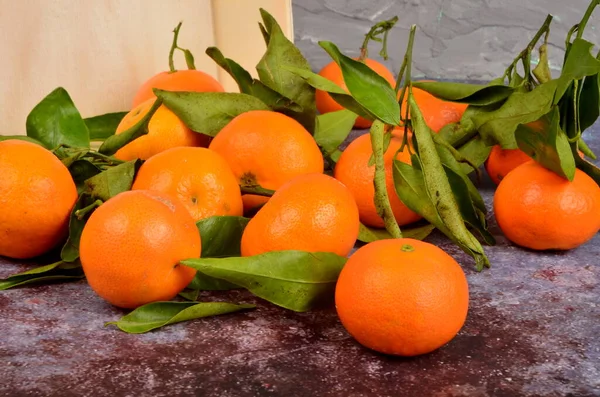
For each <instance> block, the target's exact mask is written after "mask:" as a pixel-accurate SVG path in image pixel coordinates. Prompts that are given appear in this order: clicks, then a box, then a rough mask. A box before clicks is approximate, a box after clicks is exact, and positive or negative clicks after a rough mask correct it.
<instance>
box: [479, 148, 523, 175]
mask: <svg viewBox="0 0 600 397" xmlns="http://www.w3.org/2000/svg"><path fill="white" fill-rule="evenodd" d="M530 160H531V157H529V156H528V155H527V154H525V152H524V151H522V150H521V149H502V147H501V146H500V145H494V147H493V148H492V151H491V152H490V155H489V157H488V159H487V160H486V162H485V169H486V171H487V173H488V175H489V176H490V178H491V180H492V181H494V183H495V184H496V185H497V184H499V183H500V181H501V180H502V179H504V177H505V176H506V175H507V174H508V173H509V172H510V171H512V170H514V169H515V168H517V167H518V166H520V165H521V164H523V163H526V162H528V161H530Z"/></svg>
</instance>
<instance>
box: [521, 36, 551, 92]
mask: <svg viewBox="0 0 600 397" xmlns="http://www.w3.org/2000/svg"><path fill="white" fill-rule="evenodd" d="M515 73H516V68H515ZM532 73H533V75H534V76H535V77H536V78H537V79H538V81H539V82H540V83H545V82H547V81H550V80H552V72H550V65H549V63H548V45H547V44H546V43H544V44H542V45H541V46H540V60H539V62H538V64H537V66H536V67H535V69H533V71H532ZM516 74H517V76H519V74H518V73H516ZM519 77H521V76H519Z"/></svg>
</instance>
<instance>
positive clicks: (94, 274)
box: [79, 190, 201, 309]
mask: <svg viewBox="0 0 600 397" xmlns="http://www.w3.org/2000/svg"><path fill="white" fill-rule="evenodd" d="M200 250H201V245H200V233H199V232H198V229H197V228H196V224H195V222H194V220H193V219H192V217H191V215H190V214H189V212H188V210H187V209H186V208H185V207H184V205H183V204H182V203H181V202H179V201H178V200H177V199H176V198H173V197H171V196H169V195H166V194H164V193H160V192H151V191H147V190H135V191H127V192H124V193H120V194H118V195H116V196H115V197H113V198H111V199H110V200H108V201H107V202H106V203H104V204H102V205H101V206H100V207H99V208H98V209H96V210H95V211H94V212H93V213H92V215H91V216H90V218H89V220H88V221H87V223H86V225H85V227H84V229H83V233H82V234H81V241H80V246H79V252H80V257H81V264H82V266H83V271H84V272H85V276H86V278H87V281H88V283H89V284H90V286H91V287H92V289H93V290H94V291H95V292H96V293H97V294H98V295H99V296H100V297H102V298H104V299H105V300H107V301H108V302H110V303H111V304H113V305H115V306H118V307H122V308H126V309H133V308H136V307H138V306H142V305H144V304H146V303H150V302H156V301H168V300H171V299H173V298H174V297H175V296H176V295H177V294H178V293H179V292H181V291H182V290H183V289H184V288H185V287H186V286H187V285H188V284H189V283H190V281H192V279H193V278H194V275H195V274H196V271H195V270H194V269H192V268H190V267H187V266H184V265H180V264H179V261H181V260H183V259H189V258H198V257H199V256H200Z"/></svg>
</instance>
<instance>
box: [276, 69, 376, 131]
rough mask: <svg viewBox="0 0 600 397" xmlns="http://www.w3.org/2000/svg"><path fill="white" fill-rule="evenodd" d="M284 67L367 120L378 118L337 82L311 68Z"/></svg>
mask: <svg viewBox="0 0 600 397" xmlns="http://www.w3.org/2000/svg"><path fill="white" fill-rule="evenodd" d="M283 68H284V69H286V70H289V71H290V72H291V73H294V74H296V75H298V76H300V77H302V78H303V79H304V80H305V81H306V82H307V83H308V84H310V85H311V86H312V87H314V88H316V89H318V90H321V91H326V92H328V93H329V95H330V96H331V98H333V100H334V101H336V102H337V103H339V104H340V105H341V106H343V107H344V108H345V109H348V110H350V111H351V112H353V113H355V114H357V115H359V116H361V117H363V118H365V119H367V120H374V119H376V118H377V116H375V115H374V114H372V113H370V112H369V110H368V109H365V108H364V107H363V106H362V105H361V104H360V103H358V102H357V101H356V99H354V98H353V97H352V95H350V94H348V92H346V90H344V89H343V88H342V87H340V86H339V85H337V84H335V83H334V82H333V81H331V80H329V79H327V78H325V77H323V76H320V75H318V74H317V73H314V72H312V71H310V70H305V69H300V68H295V67H292V66H287V65H285V66H283Z"/></svg>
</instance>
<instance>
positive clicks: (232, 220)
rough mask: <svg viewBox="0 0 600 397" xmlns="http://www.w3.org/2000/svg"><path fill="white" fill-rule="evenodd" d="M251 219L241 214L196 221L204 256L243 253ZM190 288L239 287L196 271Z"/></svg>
mask: <svg viewBox="0 0 600 397" xmlns="http://www.w3.org/2000/svg"><path fill="white" fill-rule="evenodd" d="M249 221H250V219H248V218H244V217H241V216H212V217H210V218H206V219H202V220H200V221H198V222H197V223H196V226H197V227H198V231H199V232H200V237H201V240H202V258H225V257H231V256H240V255H241V248H240V245H241V242H242V234H243V233H244V229H245V228H246V225H247V224H248V222H249ZM188 288H190V289H193V290H197V291H198V290H199V291H223V290H229V289H236V288H239V287H238V286H237V285H235V284H232V283H229V282H227V281H224V280H221V279H218V278H213V277H210V276H207V275H205V274H203V273H199V272H198V273H196V276H195V277H194V279H193V280H192V282H191V283H190V284H189V285H188Z"/></svg>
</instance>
